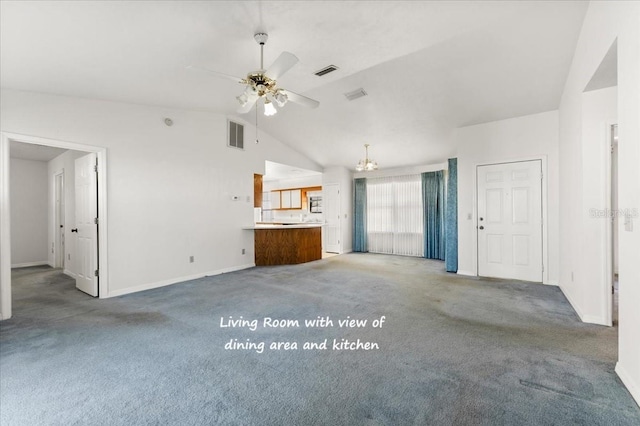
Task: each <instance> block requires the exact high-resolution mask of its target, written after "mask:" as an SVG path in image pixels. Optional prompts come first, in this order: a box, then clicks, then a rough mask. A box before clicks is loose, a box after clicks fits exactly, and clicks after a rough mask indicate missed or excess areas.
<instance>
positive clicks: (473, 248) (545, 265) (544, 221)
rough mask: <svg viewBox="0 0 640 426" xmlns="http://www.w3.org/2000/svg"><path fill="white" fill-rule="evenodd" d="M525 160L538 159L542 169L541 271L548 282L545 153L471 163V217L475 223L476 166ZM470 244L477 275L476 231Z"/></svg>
mask: <svg viewBox="0 0 640 426" xmlns="http://www.w3.org/2000/svg"><path fill="white" fill-rule="evenodd" d="M525 161H540V162H541V164H540V168H541V170H542V183H541V184H540V188H541V190H542V193H541V196H542V267H543V268H544V269H543V271H542V284H549V217H548V216H549V215H548V205H549V198H548V197H549V195H548V188H547V182H548V179H547V176H548V170H547V169H548V167H547V156H546V155H534V156H527V157H516V158H508V159H503V160H496V161H486V162H482V163H475V164H474V165H473V170H474V173H473V188H474V191H473V200H472V201H473V216H474V217H473V218H472V220H473V221H474V223H477V221H478V220H477V217H478V167H479V166H490V165H494V164H509V163H521V162H525ZM471 234H472V236H471V238H472V241H471V242H472V244H471V255H472V257H471V258H472V260H473V263H474V265H473V267H474V270H475V273H474V274H473V275H475V276H478V232H477V230H476V232H472V233H471Z"/></svg>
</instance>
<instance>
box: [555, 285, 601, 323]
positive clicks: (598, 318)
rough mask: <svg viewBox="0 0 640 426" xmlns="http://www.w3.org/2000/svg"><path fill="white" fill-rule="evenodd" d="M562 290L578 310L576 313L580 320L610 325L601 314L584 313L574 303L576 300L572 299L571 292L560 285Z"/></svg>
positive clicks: (572, 305)
mask: <svg viewBox="0 0 640 426" xmlns="http://www.w3.org/2000/svg"><path fill="white" fill-rule="evenodd" d="M560 291H562V294H564V297H565V298H566V299H567V300H568V301H569V304H570V305H571V307H572V308H573V310H574V311H576V314H578V318H580V321H582V322H585V323H588V324H596V325H604V326H608V324H607V322H606V318H603V317H601V316H595V315H585V314H583V313H582V311H581V310H580V308H579V307H578V305H577V304H576V303H574V301H573V300H572V299H571V296H570V295H569V293H568V292H566V291H565V289H563V288H562V287H560Z"/></svg>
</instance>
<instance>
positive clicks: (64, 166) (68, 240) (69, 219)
mask: <svg viewBox="0 0 640 426" xmlns="http://www.w3.org/2000/svg"><path fill="white" fill-rule="evenodd" d="M86 154H87V153H86V152H80V151H73V150H69V151H66V152H65V153H63V154H61V155H59V156H57V157H56V158H54V159H53V160H51V161H49V162H48V163H47V174H48V179H49V183H48V188H49V207H48V214H49V215H48V224H49V230H48V233H47V235H48V239H49V243H48V247H51V246H52V244H54V242H55V232H56V227H55V185H56V180H55V175H56V174H57V173H60V172H64V228H63V229H64V240H65V262H64V272H65V273H66V274H69V275H71V276H72V277H75V275H76V272H77V268H76V264H75V259H76V244H75V242H76V238H77V234H74V233H72V232H71V229H73V228H76V223H75V217H76V196H75V194H76V191H75V160H76V158H80V157H82V156H83V155H86ZM54 262H55V254H54V253H53V252H52V251H51V250H49V263H50V264H52V265H53V264H54Z"/></svg>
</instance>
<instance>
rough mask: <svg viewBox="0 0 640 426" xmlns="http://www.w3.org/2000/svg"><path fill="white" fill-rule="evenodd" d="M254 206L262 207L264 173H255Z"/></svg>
mask: <svg viewBox="0 0 640 426" xmlns="http://www.w3.org/2000/svg"><path fill="white" fill-rule="evenodd" d="M253 207H262V175H259V174H255V173H254V175H253Z"/></svg>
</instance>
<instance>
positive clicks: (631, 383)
mask: <svg viewBox="0 0 640 426" xmlns="http://www.w3.org/2000/svg"><path fill="white" fill-rule="evenodd" d="M616 374H617V375H618V377H620V380H622V383H624V385H625V387H626V388H627V390H628V391H629V393H630V394H631V396H632V397H633V399H635V400H636V404H638V406H640V384H639V383H636V382H635V380H633V378H632V377H631V375H630V374H629V373H628V372H627V370H625V368H624V367H623V366H622V365H620V362H617V363H616Z"/></svg>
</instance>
